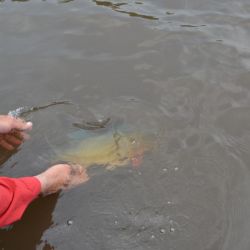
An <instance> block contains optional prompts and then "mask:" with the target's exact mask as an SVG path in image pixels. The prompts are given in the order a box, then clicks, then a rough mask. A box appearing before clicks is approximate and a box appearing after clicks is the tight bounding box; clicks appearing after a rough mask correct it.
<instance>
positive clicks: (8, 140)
mask: <svg viewBox="0 0 250 250" xmlns="http://www.w3.org/2000/svg"><path fill="white" fill-rule="evenodd" d="M26 139H29V136H28V135H27V134H26V133H25V132H20V131H13V132H11V133H8V134H3V135H1V136H0V147H2V148H4V149H6V150H8V151H12V150H14V149H16V148H17V147H18V146H20V145H21V144H22V142H23V141H24V140H26Z"/></svg>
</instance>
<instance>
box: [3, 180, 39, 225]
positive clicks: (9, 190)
mask: <svg viewBox="0 0 250 250" xmlns="http://www.w3.org/2000/svg"><path fill="white" fill-rule="evenodd" d="M40 192H41V183H40V181H39V180H38V179H37V178H35V177H23V178H8V177H0V227H3V226H6V225H10V224H12V223H13V222H15V221H17V220H20V219H21V217H22V215H23V213H24V211H25V209H26V208H27V206H28V205H29V204H30V203H31V202H32V201H33V200H34V199H35V198H37V197H38V195H39V194H40Z"/></svg>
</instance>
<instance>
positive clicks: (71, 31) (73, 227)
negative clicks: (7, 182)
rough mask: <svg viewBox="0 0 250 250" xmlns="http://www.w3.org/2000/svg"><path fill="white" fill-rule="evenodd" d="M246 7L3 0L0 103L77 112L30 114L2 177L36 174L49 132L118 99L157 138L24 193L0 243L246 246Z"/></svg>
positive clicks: (9, 246)
mask: <svg viewBox="0 0 250 250" xmlns="http://www.w3.org/2000/svg"><path fill="white" fill-rule="evenodd" d="M249 11H250V4H249V1H246V0H239V1H232V0H224V1H200V0H199V1H197V0H171V1H163V0H155V1H149V0H148V1H126V2H119V1H114V2H108V1H105V2H104V1H91V0H88V1H60V2H57V1H38V0H37V1H23V2H21V1H20V2H19V1H7V0H6V1H2V2H1V3H0V23H1V26H0V103H1V105H0V112H1V113H8V111H9V110H14V109H15V108H17V107H22V106H33V105H34V106H38V105H43V104H46V103H48V102H49V101H53V100H69V101H72V102H73V103H75V104H76V105H77V107H78V108H77V109H74V108H73V107H72V106H67V107H66V106H60V107H59V106H58V107H51V108H50V109H46V110H42V111H38V112H36V113H33V114H31V116H30V117H29V119H31V120H32V121H33V123H34V129H33V131H32V132H31V135H32V138H31V140H29V141H28V142H26V143H25V144H24V145H23V146H22V148H21V150H19V151H18V152H16V154H14V155H12V157H10V158H9V159H8V160H7V161H5V163H3V165H2V167H1V169H0V171H1V175H7V176H24V175H34V174H37V173H39V172H41V171H43V170H45V169H46V168H47V167H48V166H49V165H51V164H53V162H51V160H50V159H51V155H52V154H53V147H51V143H50V142H51V141H61V142H62V143H63V138H64V136H65V135H66V133H67V132H70V131H71V130H72V123H73V122H78V121H79V120H81V119H92V118H93V117H94V118H103V117H102V116H106V115H112V116H117V115H120V114H121V110H122V108H123V105H124V100H126V102H128V103H130V102H131V103H133V102H135V101H136V102H138V103H146V105H139V108H138V109H136V110H135V111H134V112H131V110H130V109H127V110H126V109H125V111H124V110H123V111H122V112H123V113H122V114H123V116H124V117H125V119H127V120H128V121H129V123H131V124H136V125H138V124H141V129H142V131H143V130H144V129H150V128H151V129H152V130H153V131H155V132H157V133H158V134H159V142H158V147H157V149H156V150H153V151H152V152H151V153H150V154H147V155H146V156H145V158H144V162H143V164H142V166H141V168H139V169H136V170H135V169H133V168H131V166H128V167H127V168H120V169H116V170H114V171H112V172H105V171H103V172H100V174H98V175H96V176H95V177H93V178H92V179H91V180H90V181H89V182H88V183H87V184H86V185H83V186H81V187H79V188H77V189H74V190H71V191H69V192H64V193H61V194H59V195H53V196H50V197H46V198H40V199H38V200H37V201H35V202H34V203H33V204H32V206H31V207H30V208H29V209H28V211H27V213H26V214H25V216H24V218H23V219H22V220H21V221H20V222H18V223H16V224H15V225H14V226H13V227H12V228H10V229H9V230H1V232H0V246H1V249H6V250H14V249H15V250H16V249H25V250H29V249H43V250H49V249H60V250H64V249H65V250H66V249H84V250H96V249H107V250H131V249H133V250H147V249H148V250H155V249H159V250H163V249H164V250H165V249H173V250H174V249H175V250H180V249H185V250H189V249H190V250H191V249H192V250H194V249H197V250H200V249H204V250H205V249H206V250H208V249H209V250H217V249H222V250H235V249H237V250H245V249H246V250H247V249H249V247H250V239H249V230H250V220H249V218H250V210H249V205H250V171H249V163H250V157H249V152H250V125H249V124H250V101H249V100H250V99H249V94H250V87H249V86H250V85H249V81H250V45H249V38H250V31H249V30H250V29H249V18H250V14H249ZM132 106H133V105H132ZM132 106H131V107H132ZM132 110H133V109H132ZM131 114H132V115H131ZM52 145H53V143H52Z"/></svg>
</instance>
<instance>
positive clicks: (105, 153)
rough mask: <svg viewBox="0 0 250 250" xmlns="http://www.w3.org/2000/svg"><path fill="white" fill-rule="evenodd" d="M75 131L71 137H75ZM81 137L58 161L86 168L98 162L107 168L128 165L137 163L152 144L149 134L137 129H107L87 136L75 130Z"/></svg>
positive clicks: (139, 162) (137, 164) (136, 164)
mask: <svg viewBox="0 0 250 250" xmlns="http://www.w3.org/2000/svg"><path fill="white" fill-rule="evenodd" d="M76 135H77V134H75V135H74V136H76ZM80 135H82V136H83V137H84V139H82V140H80V142H78V144H77V145H76V146H74V147H72V148H71V149H69V150H65V151H64V152H62V154H61V155H60V157H59V158H60V160H64V161H68V162H74V163H78V164H81V165H83V166H85V167H86V168H88V167H90V166H93V165H98V166H104V167H105V168H107V169H115V168H116V167H119V166H126V165H128V164H131V165H133V166H139V165H140V164H141V162H142V158H143V155H144V153H145V152H147V151H149V150H150V149H151V148H152V147H153V140H152V138H151V137H150V136H148V135H144V134H141V133H139V132H129V131H117V130H116V131H108V132H106V133H104V134H101V135H100V134H99V135H98V134H97V135H92V136H90V135H89V133H85V131H83V132H82V134H81V131H78V136H80Z"/></svg>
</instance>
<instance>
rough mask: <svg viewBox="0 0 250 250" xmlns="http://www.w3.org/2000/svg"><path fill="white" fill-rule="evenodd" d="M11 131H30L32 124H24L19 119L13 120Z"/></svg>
mask: <svg viewBox="0 0 250 250" xmlns="http://www.w3.org/2000/svg"><path fill="white" fill-rule="evenodd" d="M11 126H12V129H17V130H21V131H24V130H31V129H32V122H25V121H24V120H22V119H20V118H14V119H13V121H12V124H11Z"/></svg>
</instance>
